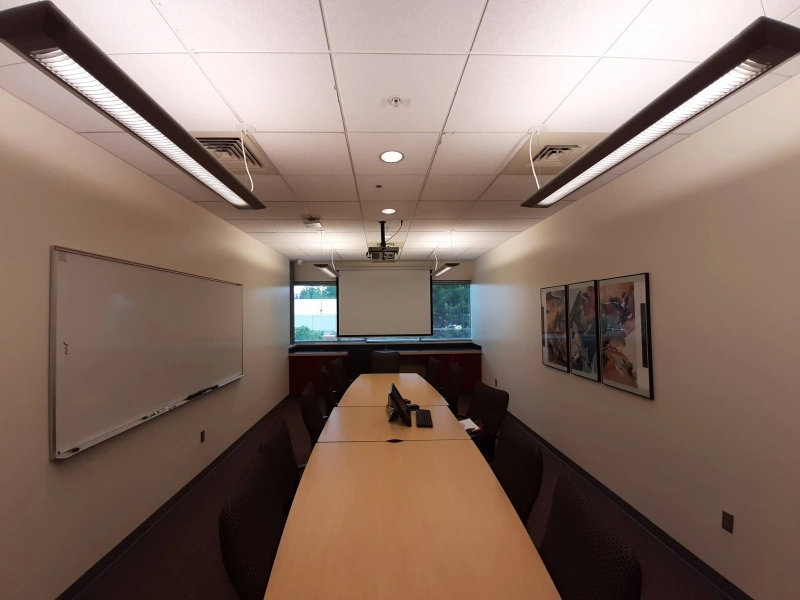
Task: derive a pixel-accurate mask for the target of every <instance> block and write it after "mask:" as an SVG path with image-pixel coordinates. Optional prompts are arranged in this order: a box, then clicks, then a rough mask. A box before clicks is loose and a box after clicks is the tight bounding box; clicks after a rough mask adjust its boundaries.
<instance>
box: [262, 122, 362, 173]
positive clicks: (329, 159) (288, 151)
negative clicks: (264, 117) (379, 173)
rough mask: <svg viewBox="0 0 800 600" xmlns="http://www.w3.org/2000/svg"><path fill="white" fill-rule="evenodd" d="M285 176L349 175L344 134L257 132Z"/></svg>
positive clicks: (350, 171)
mask: <svg viewBox="0 0 800 600" xmlns="http://www.w3.org/2000/svg"><path fill="white" fill-rule="evenodd" d="M254 135H255V138H256V140H258V143H259V144H260V145H261V148H263V150H264V152H266V153H267V156H268V157H269V159H270V161H272V164H274V165H275V167H276V168H277V169H278V171H279V172H280V174H281V175H349V174H351V173H352V172H353V169H352V167H351V166H350V153H349V152H348V151H347V140H346V139H345V137H344V134H343V133H258V132H257V133H255V134H254Z"/></svg>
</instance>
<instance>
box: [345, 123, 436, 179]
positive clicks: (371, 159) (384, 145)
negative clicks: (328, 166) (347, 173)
mask: <svg viewBox="0 0 800 600" xmlns="http://www.w3.org/2000/svg"><path fill="white" fill-rule="evenodd" d="M347 138H348V139H349V140H350V152H351V154H352V156H353V167H354V168H355V173H356V175H425V174H426V173H427V172H428V167H429V166H430V164H431V159H432V158H433V152H434V150H435V149H436V142H437V141H438V140H439V134H438V133H348V134H347ZM387 150H397V151H398V152H401V153H402V154H403V160H401V161H400V162H396V163H385V162H383V161H382V160H381V159H380V156H381V154H382V153H383V152H386V151H387Z"/></svg>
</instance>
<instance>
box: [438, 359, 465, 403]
mask: <svg viewBox="0 0 800 600" xmlns="http://www.w3.org/2000/svg"><path fill="white" fill-rule="evenodd" d="M463 380H464V369H463V367H460V366H458V365H457V364H456V363H454V362H451V363H450V365H449V366H448V367H447V377H446V379H445V382H444V387H441V388H437V389H438V390H439V393H440V394H441V395H442V397H443V398H444V399H445V400H447V404H448V406H450V410H451V411H453V414H454V415H456V414H458V399H459V398H460V397H461V384H462V382H463Z"/></svg>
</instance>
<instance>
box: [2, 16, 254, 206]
mask: <svg viewBox="0 0 800 600" xmlns="http://www.w3.org/2000/svg"><path fill="white" fill-rule="evenodd" d="M0 41H2V42H3V43H4V44H5V45H6V46H8V47H9V48H10V49H11V50H13V51H14V52H16V53H17V54H18V55H20V56H21V57H22V58H24V59H25V60H27V61H28V62H29V63H31V64H32V65H34V66H35V67H37V68H38V69H39V70H40V71H42V72H43V73H45V74H47V75H48V76H49V77H51V78H52V79H54V80H55V81H56V82H58V83H59V84H61V85H62V86H63V87H65V88H66V89H68V90H69V91H71V92H72V93H73V94H75V95H76V96H77V97H78V98H80V99H81V100H83V101H84V102H86V103H87V104H88V105H89V106H91V107H93V108H94V109H95V110H97V111H98V112H101V113H103V114H104V115H105V116H107V117H108V118H110V119H112V120H113V121H115V122H116V123H118V124H119V125H120V126H121V127H122V128H123V129H125V130H127V131H128V132H129V133H131V134H133V135H134V136H135V137H136V138H137V139H139V140H140V141H141V142H143V143H145V144H147V145H148V146H150V147H151V148H152V149H154V150H156V151H158V152H159V153H161V154H162V155H163V156H165V157H166V158H167V159H168V160H170V161H171V162H172V163H173V164H175V165H176V166H177V167H179V168H180V169H182V170H183V171H185V172H186V173H188V174H189V175H191V176H192V177H194V178H195V179H196V180H198V181H199V182H200V183H202V184H203V185H205V186H206V187H208V188H209V189H210V190H212V191H213V192H215V193H216V194H218V195H219V196H220V197H222V198H223V199H224V200H226V201H227V202H229V203H230V204H232V205H233V206H235V207H236V208H240V209H249V208H264V204H263V203H262V202H261V201H260V200H259V199H258V198H256V197H255V196H254V195H253V193H252V192H250V190H248V189H247V188H246V187H245V186H244V185H243V184H242V183H241V182H240V181H239V180H238V179H236V177H234V175H233V174H232V173H231V172H230V171H228V170H227V169H226V168H225V167H223V166H222V165H221V164H220V163H219V162H218V161H217V160H216V159H215V158H214V157H213V156H211V155H210V154H209V153H208V151H207V150H206V149H205V148H203V146H202V145H201V144H200V142H198V141H197V140H195V139H194V137H193V136H192V135H191V134H190V133H189V132H188V131H186V130H185V129H184V128H183V127H181V126H180V125H179V124H178V122H177V121H175V119H173V118H172V117H171V116H170V115H169V114H168V113H167V112H166V111H165V110H164V109H162V108H161V107H160V106H159V105H158V104H156V102H155V101H154V100H153V99H152V98H150V96H148V95H147V93H146V92H145V91H144V90H142V88H140V87H139V86H138V85H137V84H136V83H135V82H134V81H133V80H132V79H131V78H130V77H128V76H127V75H126V74H125V72H124V71H122V69H120V68H119V67H118V66H117V65H116V64H115V63H114V62H113V61H112V60H111V59H110V58H108V56H106V55H105V54H104V53H103V52H102V51H101V50H100V49H99V48H98V47H97V46H96V45H95V44H94V43H93V42H92V41H91V40H90V39H89V38H88V37H86V36H85V35H84V34H83V33H82V32H81V31H80V30H79V29H78V28H77V27H76V26H75V25H74V24H73V23H72V22H71V21H70V20H69V19H68V18H67V17H66V16H65V15H64V13H62V12H61V11H60V10H59V9H58V7H56V6H55V4H53V3H52V2H35V3H33V4H26V5H24V6H19V7H16V8H10V9H8V10H4V11H2V12H0Z"/></svg>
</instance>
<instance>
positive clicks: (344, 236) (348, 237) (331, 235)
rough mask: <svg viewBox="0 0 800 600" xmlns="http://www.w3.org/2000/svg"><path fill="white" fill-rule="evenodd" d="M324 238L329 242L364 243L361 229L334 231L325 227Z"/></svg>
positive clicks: (364, 239)
mask: <svg viewBox="0 0 800 600" xmlns="http://www.w3.org/2000/svg"><path fill="white" fill-rule="evenodd" d="M325 239H326V240H328V241H329V242H331V243H332V244H342V243H361V244H362V245H363V244H366V238H365V237H364V232H363V231H358V232H353V233H339V232H336V231H327V227H326V228H325Z"/></svg>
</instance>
